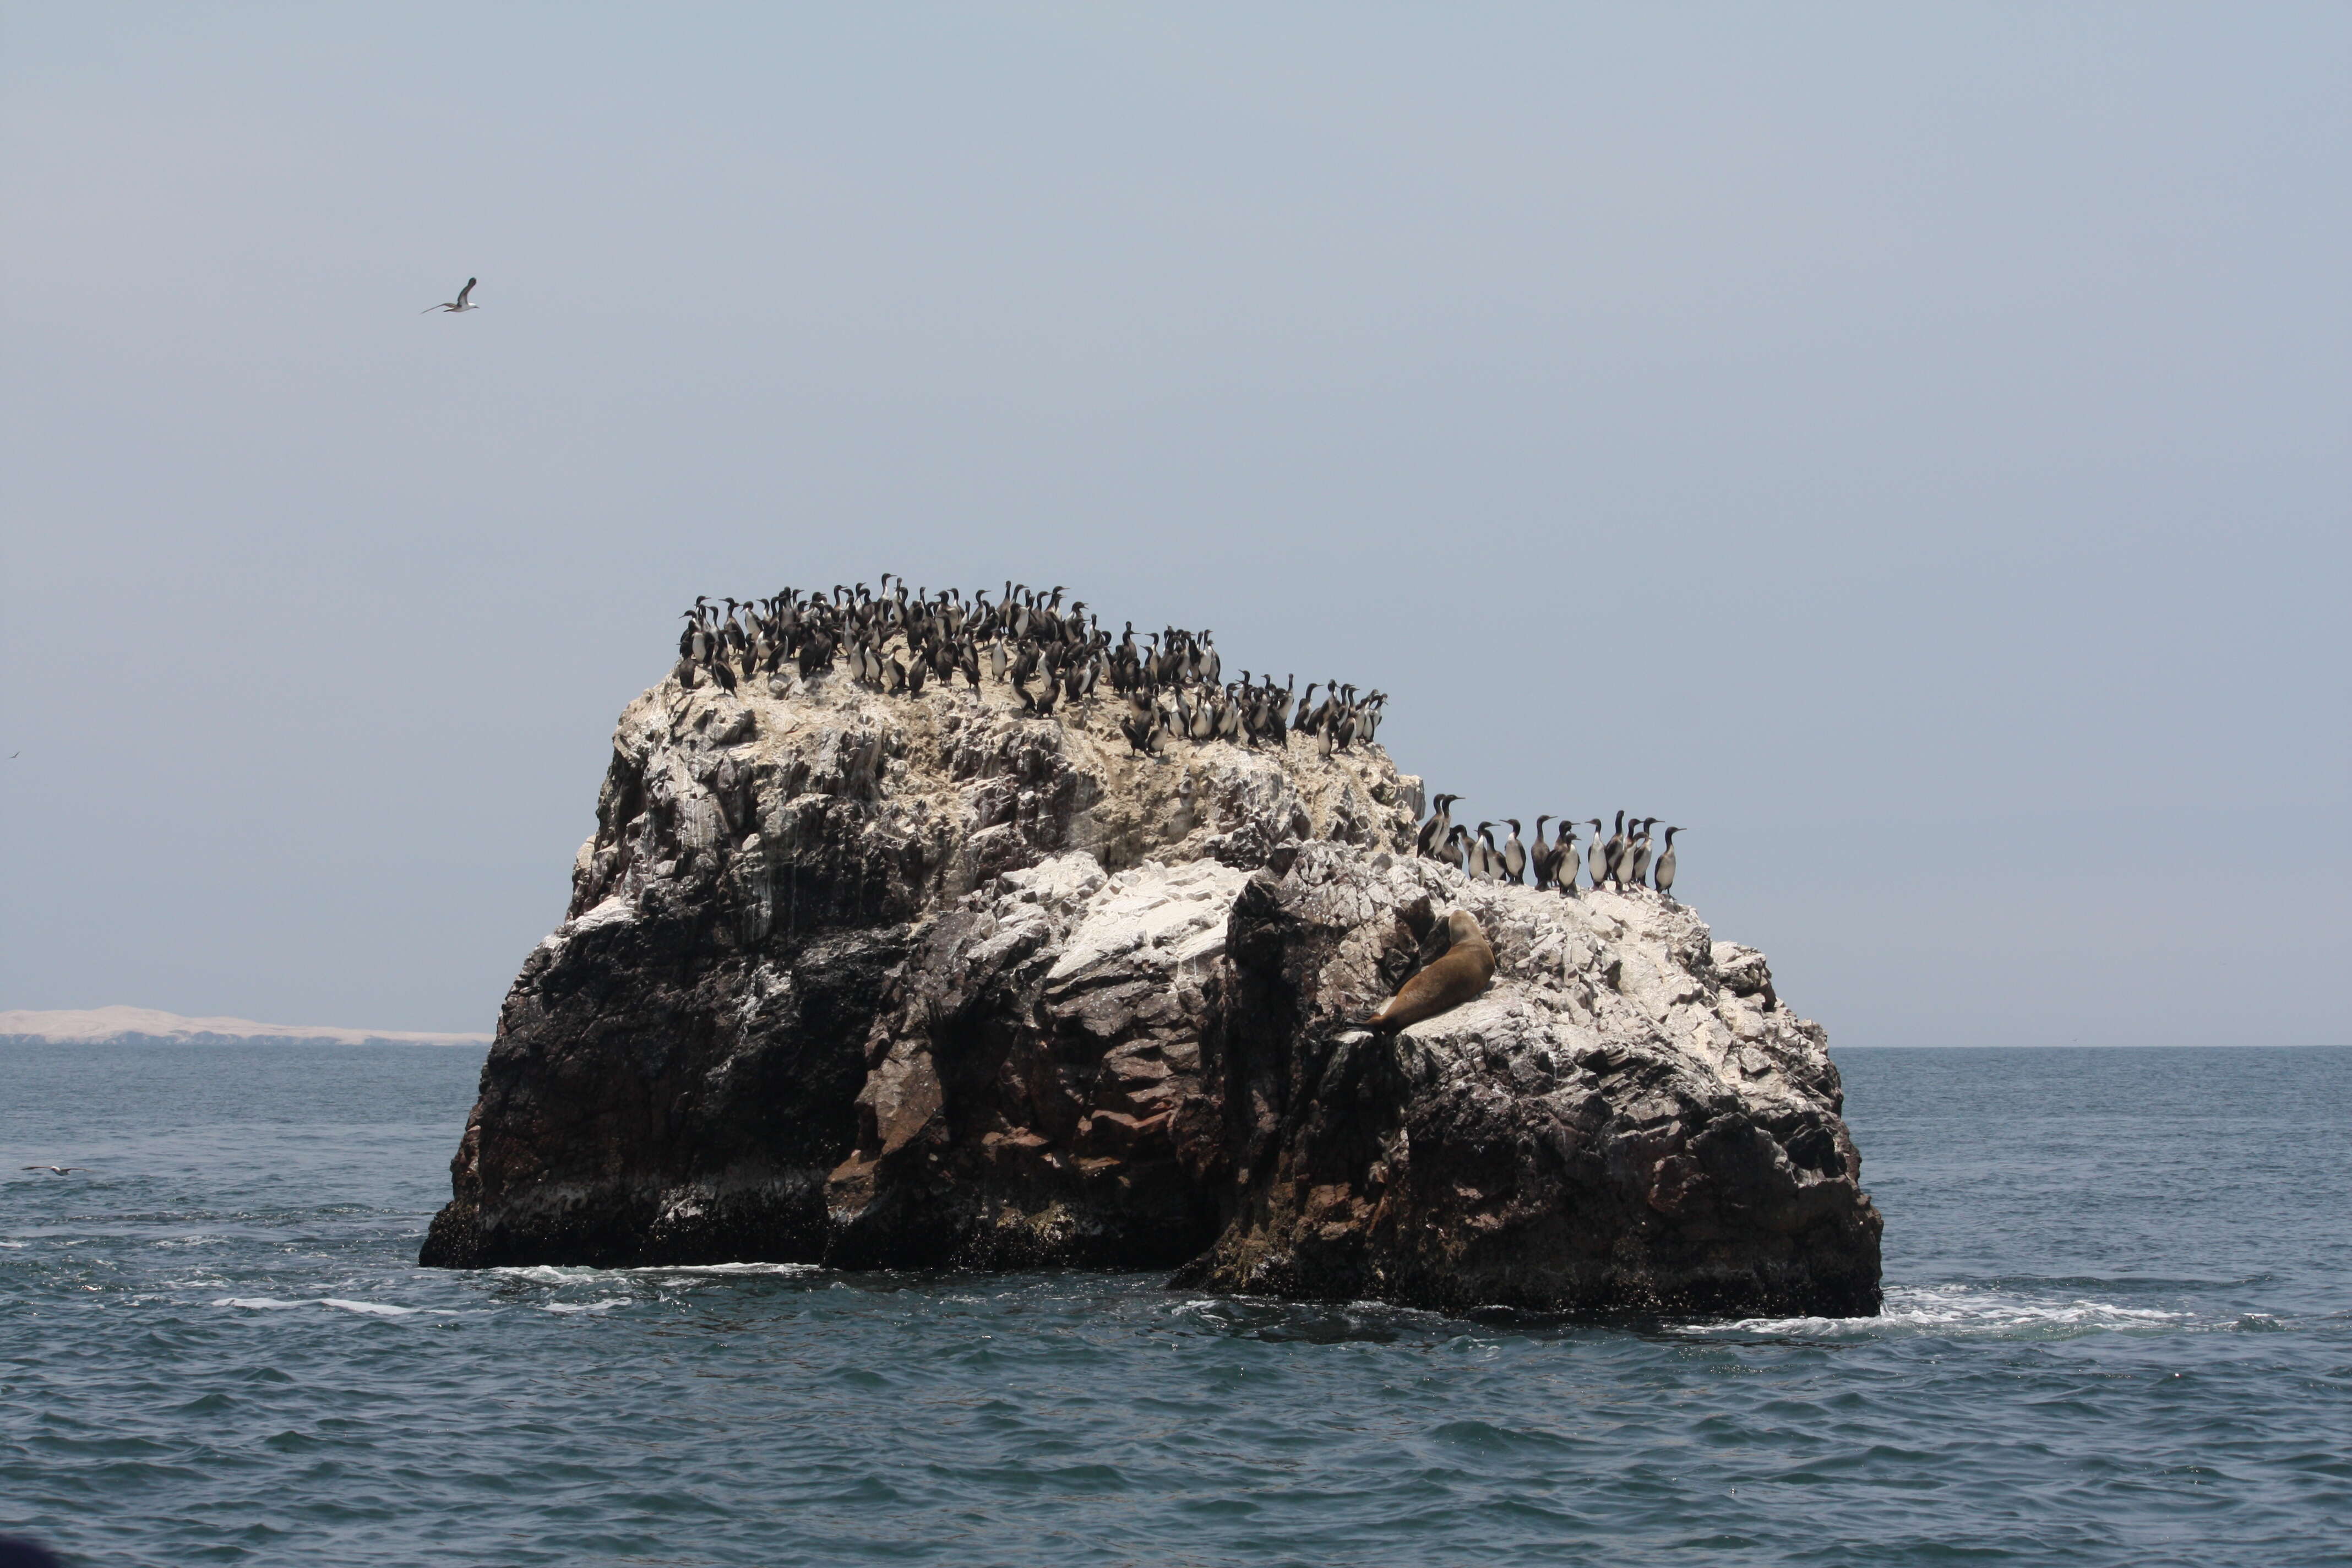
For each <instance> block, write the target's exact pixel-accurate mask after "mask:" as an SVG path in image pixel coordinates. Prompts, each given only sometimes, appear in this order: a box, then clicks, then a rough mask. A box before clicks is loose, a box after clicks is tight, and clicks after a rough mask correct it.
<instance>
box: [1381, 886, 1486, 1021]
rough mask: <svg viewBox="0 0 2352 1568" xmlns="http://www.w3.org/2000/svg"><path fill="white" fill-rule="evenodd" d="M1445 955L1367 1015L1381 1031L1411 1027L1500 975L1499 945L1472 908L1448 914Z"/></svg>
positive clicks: (1474, 993)
mask: <svg viewBox="0 0 2352 1568" xmlns="http://www.w3.org/2000/svg"><path fill="white" fill-rule="evenodd" d="M1444 929H1445V934H1446V938H1447V942H1446V948H1445V954H1444V957H1442V958H1439V959H1437V960H1436V961H1435V962H1433V963H1429V964H1425V965H1423V968H1422V970H1421V972H1420V973H1417V974H1415V975H1414V976H1413V977H1412V979H1410V980H1408V981H1406V982H1405V983H1404V985H1403V987H1402V989H1400V990H1399V991H1398V992H1397V994H1395V995H1394V996H1391V998H1389V1004H1388V1005H1387V1006H1385V1007H1382V1008H1381V1010H1380V1011H1379V1012H1377V1013H1375V1014H1373V1015H1372V1016H1370V1017H1369V1018H1367V1019H1365V1020H1364V1027H1365V1028H1368V1029H1374V1030H1377V1031H1379V1032H1380V1033H1381V1034H1393V1033H1395V1032H1396V1031H1397V1030H1399V1029H1407V1028H1411V1027H1412V1026H1413V1025H1415V1024H1418V1023H1420V1022H1421V1021H1422V1020H1423V1019H1424V1018H1434V1017H1436V1016H1438V1015H1439V1014H1440V1013H1444V1012H1448V1011H1450V1010H1452V1009H1453V1008H1455V1007H1459V1006H1460V1005H1462V1004H1463V1003H1465V1002H1467V1001H1469V1000H1470V999H1471V998H1472V997H1474V996H1477V995H1480V994H1483V993H1484V992H1485V991H1486V987H1487V986H1488V985H1489V984H1492V983H1493V981H1494V978H1495V950H1494V948H1493V947H1492V946H1490V945H1488V943H1487V941H1486V932H1485V931H1480V930H1479V929H1478V922H1477V921H1475V920H1474V919H1472V918H1471V914H1470V911H1469V910H1454V912H1453V913H1452V914H1449V915H1447V916H1446V917H1445V928H1444Z"/></svg>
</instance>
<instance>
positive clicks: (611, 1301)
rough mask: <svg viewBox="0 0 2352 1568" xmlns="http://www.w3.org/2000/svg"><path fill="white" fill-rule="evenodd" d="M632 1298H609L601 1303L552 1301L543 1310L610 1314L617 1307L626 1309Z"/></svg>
mask: <svg viewBox="0 0 2352 1568" xmlns="http://www.w3.org/2000/svg"><path fill="white" fill-rule="evenodd" d="M629 1301H630V1298H629V1297H626V1296H607V1297H605V1298H604V1300H601V1301H550V1302H548V1303H547V1304H546V1305H545V1306H544V1307H543V1308H542V1309H541V1310H544V1311H550V1312H609V1311H611V1310H613V1309H614V1308H615V1307H625V1306H627V1305H628V1304H629Z"/></svg>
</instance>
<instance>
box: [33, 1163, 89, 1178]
mask: <svg viewBox="0 0 2352 1568" xmlns="http://www.w3.org/2000/svg"><path fill="white" fill-rule="evenodd" d="M25 1169H26V1170H28V1171H47V1172H49V1173H52V1174H54V1175H59V1176H70V1175H72V1174H73V1173H75V1172H76V1171H87V1170H89V1166H88V1165H27V1166H26V1167H25Z"/></svg>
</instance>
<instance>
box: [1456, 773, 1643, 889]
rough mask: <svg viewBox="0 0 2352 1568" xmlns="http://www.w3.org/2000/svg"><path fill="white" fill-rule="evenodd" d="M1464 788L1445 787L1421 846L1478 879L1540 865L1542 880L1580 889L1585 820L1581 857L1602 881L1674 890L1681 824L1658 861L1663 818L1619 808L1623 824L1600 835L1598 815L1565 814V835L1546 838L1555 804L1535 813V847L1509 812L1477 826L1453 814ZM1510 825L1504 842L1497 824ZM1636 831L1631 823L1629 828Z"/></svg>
mask: <svg viewBox="0 0 2352 1568" xmlns="http://www.w3.org/2000/svg"><path fill="white" fill-rule="evenodd" d="M1461 798H1462V797H1461V796H1460V795H1439V796H1438V797H1437V798H1436V801H1435V806H1436V809H1435V810H1433V811H1432V812H1431V813H1430V814H1429V819H1428V820H1427V821H1425V822H1423V824H1422V825H1421V832H1420V835H1419V837H1418V839H1417V842H1416V845H1415V847H1417V848H1418V849H1419V850H1420V851H1421V853H1422V854H1423V855H1425V856H1428V857H1429V858H1431V859H1433V860H1443V861H1444V862H1445V863H1446V864H1447V865H1449V866H1452V867H1454V868H1456V869H1457V870H1461V871H1465V872H1467V873H1468V874H1469V876H1470V877H1471V879H1473V880H1475V881H1481V882H1524V881H1526V879H1527V874H1528V872H1530V871H1532V872H1534V873H1535V880H1536V886H1537V887H1538V888H1557V889H1559V890H1560V891H1561V892H1563V893H1566V894H1568V895H1569V896H1570V898H1573V897H1575V895H1576V878H1577V869H1578V866H1579V864H1580V858H1579V857H1578V854H1577V849H1576V846H1577V836H1576V827H1577V824H1578V823H1580V822H1589V823H1591V825H1592V847H1591V850H1590V852H1589V853H1588V854H1587V855H1586V856H1585V857H1584V858H1582V864H1583V865H1584V866H1585V867H1587V868H1588V870H1587V875H1589V876H1590V877H1591V882H1592V886H1593V887H1594V888H1595V889H1601V888H1608V889H1612V890H1614V891H1617V892H1623V891H1624V890H1625V889H1628V888H1655V889H1657V890H1658V891H1659V892H1661V893H1664V894H1665V895H1666V896H1667V897H1668V898H1672V897H1674V891H1675V834H1677V833H1680V832H1681V831H1682V829H1681V828H1679V827H1669V828H1667V829H1666V836H1665V840H1664V844H1663V845H1662V846H1660V847H1658V848H1657V849H1656V850H1655V855H1656V860H1655V861H1654V862H1653V860H1652V858H1651V856H1652V854H1653V850H1652V847H1651V844H1650V830H1651V829H1652V828H1653V827H1654V826H1657V825H1658V823H1659V821H1660V820H1661V818H1658V817H1654V816H1645V817H1636V818H1634V819H1633V821H1632V822H1631V823H1628V822H1627V821H1626V820H1625V814H1624V813H1623V812H1622V811H1621V812H1619V813H1618V814H1617V826H1615V827H1614V828H1613V829H1612V831H1611V832H1610V835H1609V837H1607V838H1605V839H1604V838H1602V837H1601V819H1600V818H1599V817H1597V816H1583V817H1566V816H1563V817H1559V818H1558V819H1557V820H1558V821H1559V835H1558V837H1554V838H1552V839H1549V840H1547V839H1546V838H1545V837H1544V824H1545V823H1547V822H1550V821H1553V820H1555V819H1554V818H1553V816H1552V815H1551V814H1550V813H1549V812H1546V813H1544V814H1543V815H1542V816H1538V817H1537V818H1536V841H1535V845H1534V847H1532V848H1530V847H1528V846H1527V845H1526V844H1523V843H1521V842H1520V840H1519V829H1520V824H1519V819H1518V818H1517V817H1516V816H1506V817H1504V818H1502V819H1501V821H1499V822H1482V823H1480V824H1478V826H1476V827H1475V828H1469V827H1465V826H1462V825H1461V824H1460V823H1458V822H1456V821H1454V817H1453V806H1454V802H1456V801H1458V800H1460V799H1461ZM1506 825H1507V826H1509V828H1510V830H1511V836H1510V837H1508V838H1506V839H1505V840H1504V841H1503V842H1502V844H1501V846H1500V847H1497V846H1496V843H1495V829H1496V828H1497V827H1501V826H1506ZM1629 828H1630V829H1631V831H1628V829H1629Z"/></svg>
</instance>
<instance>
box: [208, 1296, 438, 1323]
mask: <svg viewBox="0 0 2352 1568" xmlns="http://www.w3.org/2000/svg"><path fill="white" fill-rule="evenodd" d="M213 1305H214V1306H215V1307H244V1308H246V1309H247V1310H252V1311H257V1312H282V1311H285V1310H287V1309H288V1308H289V1307H332V1308H334V1309H336V1310H338V1311H343V1312H357V1313H359V1314H360V1315H362V1317H370V1318H409V1317H414V1316H415V1315H416V1314H417V1313H419V1312H429V1311H431V1310H433V1309H432V1308H430V1307H395V1306H393V1305H392V1304H391V1303H389V1302H386V1301H352V1300H344V1299H343V1298H341V1297H340V1296H310V1297H306V1298H304V1299H303V1300H299V1301H281V1300H278V1298H277V1297H275V1296H223V1297H221V1298H220V1299H219V1300H216V1301H215V1302H214V1303H213Z"/></svg>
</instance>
